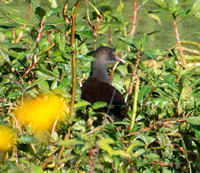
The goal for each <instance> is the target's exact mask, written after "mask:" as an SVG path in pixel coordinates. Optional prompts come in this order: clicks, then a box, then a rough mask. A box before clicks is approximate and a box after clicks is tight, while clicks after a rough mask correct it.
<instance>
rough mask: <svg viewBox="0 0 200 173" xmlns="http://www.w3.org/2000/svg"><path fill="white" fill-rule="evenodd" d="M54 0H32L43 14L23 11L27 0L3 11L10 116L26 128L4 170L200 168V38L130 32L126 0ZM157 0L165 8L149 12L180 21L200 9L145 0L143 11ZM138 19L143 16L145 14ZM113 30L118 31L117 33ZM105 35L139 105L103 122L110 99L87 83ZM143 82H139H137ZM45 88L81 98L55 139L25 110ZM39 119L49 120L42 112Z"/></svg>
mask: <svg viewBox="0 0 200 173" xmlns="http://www.w3.org/2000/svg"><path fill="white" fill-rule="evenodd" d="M50 2H51V3H52V8H51V10H46V9H45V8H43V7H42V6H40V5H39V4H37V3H36V2H35V1H30V2H24V3H29V10H28V12H30V11H34V15H35V16H36V17H37V19H38V21H37V24H35V23H34V22H32V21H29V17H28V15H27V19H26V20H25V19H23V18H22V17H20V13H21V12H19V11H18V10H17V9H13V8H8V7H7V6H1V7H0V12H1V13H2V14H3V15H4V17H2V18H0V20H1V25H0V28H1V30H0V31H1V32H0V100H1V103H0V106H1V117H0V121H1V124H2V125H4V126H7V127H9V128H10V129H15V131H16V138H17V145H16V146H15V147H14V149H13V150H12V151H9V152H3V153H1V152H0V157H1V161H2V162H1V164H0V172H51V171H53V170H54V171H57V172H83V171H85V172H93V171H94V172H184V171H185V172H194V171H195V170H198V171H200V161H199V160H200V157H199V156H200V150H199V145H200V118H199V115H200V79H199V76H200V68H199V66H198V61H199V59H200V57H199V56H200V52H199V51H200V50H199V47H200V45H199V43H196V42H194V41H193V40H181V38H180V44H182V45H186V47H183V46H182V45H179V47H177V46H176V45H174V47H173V48H168V47H166V48H165V50H158V49H153V50H150V49H147V48H146V47H147V45H148V44H150V43H149V42H148V39H149V36H150V35H148V34H145V33H143V35H142V36H141V37H140V38H139V37H138V38H136V37H134V35H129V34H127V31H128V29H129V27H130V24H131V23H132V21H131V19H130V18H126V19H125V18H124V16H123V14H122V9H123V7H124V2H123V1H122V0H121V1H120V3H119V5H118V7H117V8H116V9H115V8H114V7H113V6H112V3H111V1H103V0H102V1H98V3H97V1H96V0H93V1H83V2H81V5H83V4H84V5H85V6H84V7H86V8H84V11H83V14H84V16H79V15H77V12H78V14H79V11H78V5H77V4H78V2H80V1H77V3H76V4H73V5H72V6H71V7H70V8H69V7H68V3H66V4H65V6H64V7H63V9H62V8H61V7H58V6H57V5H56V1H55V0H54V1H50ZM153 2H154V3H155V4H156V5H158V6H157V8H155V9H153V10H151V11H148V12H147V13H145V15H148V16H149V17H150V18H153V19H154V20H157V21H159V22H160V21H161V19H160V18H159V14H161V12H163V11H167V12H169V13H170V14H172V15H175V17H176V18H174V19H175V20H174V21H176V20H177V17H178V16H180V15H181V20H185V19H188V18H191V17H194V16H195V17H197V18H199V16H200V14H199V13H200V11H199V6H200V1H199V0H197V1H196V2H194V4H193V5H192V6H191V7H190V8H188V9H186V8H183V7H181V6H180V4H179V1H178V0H175V1H174V0H166V1H165V0H153V1H151V0H149V1H145V2H143V3H141V4H140V5H138V9H137V10H138V11H137V14H138V16H139V15H140V13H139V12H140V10H142V8H143V6H145V5H147V4H148V3H153ZM53 7H54V8H53ZM62 11H63V12H64V14H62ZM87 12H88V13H87ZM63 15H64V17H63ZM74 17H75V18H74ZM138 19H139V21H137V22H136V24H138V23H140V22H141V20H142V18H141V19H140V16H139V17H138ZM77 21H83V22H82V23H81V22H77ZM172 21H173V19H172ZM73 22H75V27H74V26H73V24H72V23H73ZM159 22H158V23H159ZM83 23H84V24H83ZM164 24H165V23H163V25H164ZM136 27H137V25H136ZM175 29H177V28H175ZM73 31H75V35H74V37H73V34H72V33H73ZM152 34H153V32H152ZM176 34H178V33H176ZM198 34H199V33H198ZM107 36H108V39H107V38H106V37H107ZM113 36H115V37H116V38H117V41H115V42H114V41H112V39H111V38H112V37H113ZM174 37H175V34H174ZM102 38H104V39H103V41H102ZM107 40H108V43H107ZM163 41H165V40H163ZM100 44H101V45H108V44H110V45H111V46H112V47H115V48H116V52H118V53H119V54H120V55H121V57H125V59H126V62H127V64H126V65H121V64H117V65H115V67H114V68H113V69H112V72H114V73H113V76H112V81H113V85H114V86H115V87H116V88H117V89H118V90H119V91H120V92H121V93H122V94H123V95H124V97H125V98H126V101H127V103H129V105H130V106H129V111H128V114H127V116H126V118H125V119H124V120H123V121H122V122H112V121H111V120H112V118H109V120H108V118H106V117H107V116H106V115H105V114H103V113H98V114H100V115H101V116H102V117H103V122H101V123H100V125H98V126H96V123H95V118H96V116H95V115H96V112H95V109H97V108H100V107H104V106H105V103H102V102H97V103H94V104H93V105H90V104H89V103H88V102H86V101H84V100H81V98H80V95H81V89H80V86H81V84H82V82H84V80H86V79H87V77H88V76H89V73H90V63H91V61H93V60H94V58H93V56H92V55H93V52H94V51H93V50H92V47H93V48H95V47H96V45H98V46H99V45H100ZM180 46H182V47H181V48H182V51H183V54H182V53H180ZM191 46H193V47H192V48H191ZM73 56H75V62H73ZM183 59H185V60H186V62H183V61H182V60H183ZM74 63H75V64H74ZM185 63H186V64H185ZM74 65H76V66H74ZM75 72H76V73H75ZM73 74H76V75H75V78H74V76H73ZM73 79H77V81H76V80H75V82H72V81H73ZM137 79H138V80H137ZM131 86H132V87H131ZM135 86H138V87H139V88H138V89H136V90H135V91H134V89H133V88H135ZM73 87H75V93H74V95H73V94H72V93H73V89H72V88H73ZM136 92H137V94H136ZM41 95H43V96H47V95H57V96H59V98H60V97H61V98H62V99H64V100H72V97H73V99H74V102H73V101H72V102H71V104H69V103H66V105H67V107H68V109H71V114H70V115H69V113H66V112H65V114H66V117H65V119H64V120H62V122H61V123H58V124H56V123H57V122H56V120H55V119H54V121H55V123H54V124H52V123H51V126H52V127H51V128H52V130H51V131H48V129H47V132H46V134H44V135H45V136H44V138H43V139H45V140H40V139H37V138H36V137H35V136H34V132H33V131H32V130H30V126H29V125H27V124H23V123H20V120H19V118H18V117H16V115H15V114H16V111H15V110H16V109H19V111H20V110H21V109H20V108H21V107H22V106H23V104H24V101H25V100H26V99H27V100H32V99H33V98H38V96H41ZM134 97H136V98H134ZM38 104H40V103H37V104H34V105H35V106H37V105H38ZM49 105H50V106H49V110H48V112H49V111H50V112H51V111H55V109H57V107H56V104H55V105H54V104H52V103H51V104H49ZM133 105H135V107H134V106H133ZM53 107H55V109H53ZM72 107H73V108H74V111H73V109H72ZM50 108H51V109H50ZM31 109H33V108H31ZM31 109H30V110H31ZM30 110H29V111H30ZM42 111H43V112H44V111H45V110H44V108H42ZM60 111H61V110H59V111H58V112H60ZM33 112H36V113H35V114H37V111H36V110H35V111H33ZM43 112H42V113H43ZM68 112H69V111H68ZM40 113H41V112H40ZM38 114H39V113H38ZM44 114H45V113H44ZM54 114H55V113H54ZM30 115H31V116H34V115H33V113H30ZM39 115H41V114H39ZM45 115H46V114H45ZM133 115H135V116H136V117H135V116H133ZM41 120H42V117H41ZM37 121H38V124H39V123H40V117H37ZM37 121H36V124H37ZM133 123H134V124H133ZM40 138H41V137H40Z"/></svg>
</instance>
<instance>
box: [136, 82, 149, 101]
mask: <svg viewBox="0 0 200 173" xmlns="http://www.w3.org/2000/svg"><path fill="white" fill-rule="evenodd" d="M151 90H152V86H150V85H143V86H142V87H141V89H140V92H139V94H138V101H139V102H140V101H141V99H142V98H143V97H145V98H146V97H147V96H148V94H149V93H150V92H151Z"/></svg>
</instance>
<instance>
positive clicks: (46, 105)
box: [17, 94, 67, 136]
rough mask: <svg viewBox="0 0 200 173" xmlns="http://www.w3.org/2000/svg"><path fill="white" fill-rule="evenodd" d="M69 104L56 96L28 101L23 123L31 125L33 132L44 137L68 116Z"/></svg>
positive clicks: (22, 112)
mask: <svg viewBox="0 0 200 173" xmlns="http://www.w3.org/2000/svg"><path fill="white" fill-rule="evenodd" d="M66 108H67V103H66V102H65V101H64V100H63V98H61V97H59V96H56V95H51V94H50V95H45V96H39V97H37V98H35V99H26V100H25V101H24V104H23V107H22V110H21V111H19V110H18V111H17V112H18V113H17V114H18V115H17V116H19V114H20V112H21V115H20V116H21V121H20V122H21V123H24V124H26V125H30V126H31V128H32V130H33V132H34V133H35V134H36V135H37V136H38V134H39V135H40V136H42V135H43V134H44V132H46V131H47V130H50V129H51V128H52V127H53V124H54V123H55V121H56V120H57V121H58V122H59V121H61V120H63V119H64V117H65V114H66Z"/></svg>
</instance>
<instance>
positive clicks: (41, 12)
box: [35, 7, 46, 21]
mask: <svg viewBox="0 0 200 173" xmlns="http://www.w3.org/2000/svg"><path fill="white" fill-rule="evenodd" d="M35 15H36V16H37V18H38V19H39V20H40V21H41V20H42V19H43V17H44V16H45V15H46V11H45V10H44V9H43V8H41V7H37V8H36V9H35Z"/></svg>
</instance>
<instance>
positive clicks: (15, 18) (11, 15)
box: [0, 7, 33, 26]
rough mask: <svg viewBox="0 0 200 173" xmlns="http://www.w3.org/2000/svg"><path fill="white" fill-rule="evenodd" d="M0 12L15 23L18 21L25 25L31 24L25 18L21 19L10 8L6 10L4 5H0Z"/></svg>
mask: <svg viewBox="0 0 200 173" xmlns="http://www.w3.org/2000/svg"><path fill="white" fill-rule="evenodd" d="M0 12H1V13H2V14H3V15H4V16H6V17H7V18H9V19H11V20H13V21H14V22H16V23H19V24H26V25H32V26H33V24H31V23H29V22H27V21H26V20H24V19H22V18H21V17H20V16H19V15H18V14H16V13H15V12H12V11H10V10H7V9H6V8H4V7H0Z"/></svg>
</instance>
